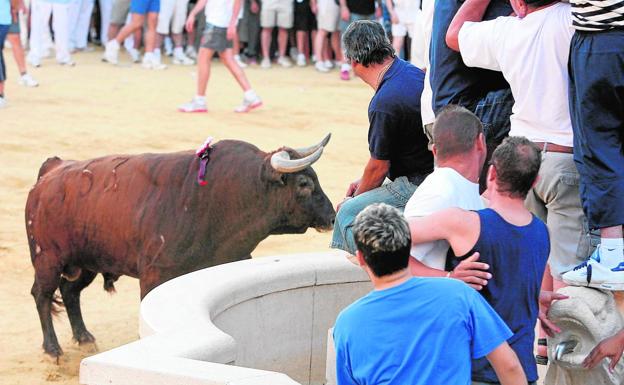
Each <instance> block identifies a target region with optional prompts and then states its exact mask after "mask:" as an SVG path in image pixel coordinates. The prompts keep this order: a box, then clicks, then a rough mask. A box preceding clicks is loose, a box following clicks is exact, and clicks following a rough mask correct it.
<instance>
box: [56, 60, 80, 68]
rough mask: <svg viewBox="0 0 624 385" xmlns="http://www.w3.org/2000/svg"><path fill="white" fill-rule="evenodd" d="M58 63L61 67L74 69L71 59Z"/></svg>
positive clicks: (74, 63)
mask: <svg viewBox="0 0 624 385" xmlns="http://www.w3.org/2000/svg"><path fill="white" fill-rule="evenodd" d="M58 63H59V64H60V65H62V66H67V67H74V66H75V65H76V62H75V61H73V60H71V59H67V60H64V61H60V62H58Z"/></svg>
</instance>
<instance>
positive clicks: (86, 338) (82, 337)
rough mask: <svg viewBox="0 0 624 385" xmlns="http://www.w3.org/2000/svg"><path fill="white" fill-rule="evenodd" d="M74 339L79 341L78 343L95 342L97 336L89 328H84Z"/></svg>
mask: <svg viewBox="0 0 624 385" xmlns="http://www.w3.org/2000/svg"><path fill="white" fill-rule="evenodd" d="M74 339H75V340H76V342H78V345H87V344H95V337H93V334H91V333H89V332H88V331H87V330H84V331H83V332H82V333H80V334H78V335H74Z"/></svg>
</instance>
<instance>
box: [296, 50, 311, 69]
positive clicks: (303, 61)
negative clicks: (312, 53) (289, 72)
mask: <svg viewBox="0 0 624 385" xmlns="http://www.w3.org/2000/svg"><path fill="white" fill-rule="evenodd" d="M307 65H308V63H307V61H306V57H305V55H304V54H302V53H300V54H299V55H297V66H299V67H305V66H307Z"/></svg>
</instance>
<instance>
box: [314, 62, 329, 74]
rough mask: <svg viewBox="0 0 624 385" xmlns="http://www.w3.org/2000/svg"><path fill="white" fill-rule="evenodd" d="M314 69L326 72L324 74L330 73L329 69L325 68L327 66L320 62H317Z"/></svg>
mask: <svg viewBox="0 0 624 385" xmlns="http://www.w3.org/2000/svg"><path fill="white" fill-rule="evenodd" d="M314 68H316V70H317V71H318V72H324V73H327V72H329V68H327V67H325V64H323V62H320V61H317V62H316V63H314Z"/></svg>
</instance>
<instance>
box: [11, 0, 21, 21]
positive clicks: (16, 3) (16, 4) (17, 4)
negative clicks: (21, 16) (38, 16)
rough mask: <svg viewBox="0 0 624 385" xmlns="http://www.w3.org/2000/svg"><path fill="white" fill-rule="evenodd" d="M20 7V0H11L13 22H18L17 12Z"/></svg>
mask: <svg viewBox="0 0 624 385" xmlns="http://www.w3.org/2000/svg"><path fill="white" fill-rule="evenodd" d="M19 9H20V1H19V0H11V20H12V21H13V22H17V14H18V12H19Z"/></svg>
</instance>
